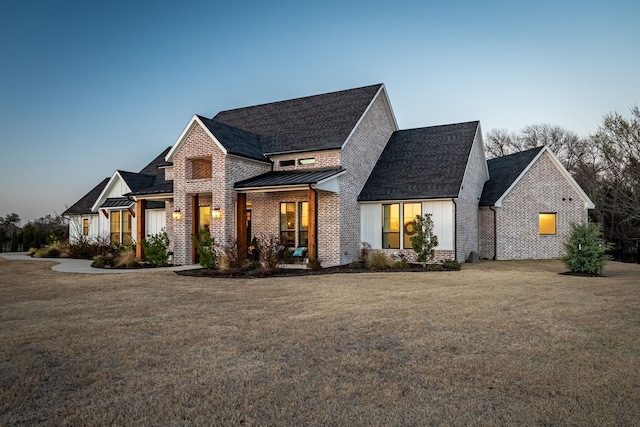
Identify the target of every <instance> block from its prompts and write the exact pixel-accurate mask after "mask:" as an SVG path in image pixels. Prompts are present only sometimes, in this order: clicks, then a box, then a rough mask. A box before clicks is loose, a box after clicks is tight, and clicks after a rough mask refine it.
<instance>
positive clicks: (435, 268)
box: [427, 264, 443, 271]
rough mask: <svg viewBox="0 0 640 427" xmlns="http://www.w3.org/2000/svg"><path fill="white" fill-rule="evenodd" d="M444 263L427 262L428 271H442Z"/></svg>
mask: <svg viewBox="0 0 640 427" xmlns="http://www.w3.org/2000/svg"><path fill="white" fill-rule="evenodd" d="M442 270H443V267H442V264H427V271H442Z"/></svg>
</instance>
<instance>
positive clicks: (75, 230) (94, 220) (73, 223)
mask: <svg viewBox="0 0 640 427" xmlns="http://www.w3.org/2000/svg"><path fill="white" fill-rule="evenodd" d="M85 219H88V220H89V235H87V236H86V238H87V239H90V240H94V239H96V238H97V237H98V236H99V235H100V230H99V221H100V220H99V218H98V215H90V214H86V215H71V216H70V217H69V240H70V241H72V242H75V241H77V240H78V239H79V238H80V237H81V236H82V231H83V228H82V226H83V221H84V220H85Z"/></svg>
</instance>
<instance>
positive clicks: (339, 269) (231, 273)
mask: <svg viewBox="0 0 640 427" xmlns="http://www.w3.org/2000/svg"><path fill="white" fill-rule="evenodd" d="M408 271H413V272H424V273H427V272H432V271H430V270H429V269H428V268H423V267H422V265H412V264H409V266H408V267H406V268H387V269H385V270H375V271H373V270H369V269H368V268H351V267H348V266H346V265H338V266H335V267H323V268H321V269H320V270H315V271H314V270H309V269H298V268H280V269H277V270H273V271H270V270H265V269H258V270H247V271H243V270H209V269H206V268H198V269H195V270H184V271H176V272H175V273H176V274H178V275H180V276H191V277H224V278H232V277H237V278H243V277H244V278H248V277H258V278H259V277H296V276H317V275H321V274H336V273H396V272H397V273H401V272H408ZM441 271H453V270H441Z"/></svg>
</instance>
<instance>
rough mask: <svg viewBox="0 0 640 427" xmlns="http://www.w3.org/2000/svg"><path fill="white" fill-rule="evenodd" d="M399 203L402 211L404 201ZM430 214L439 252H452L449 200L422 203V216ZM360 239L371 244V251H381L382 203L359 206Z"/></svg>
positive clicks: (451, 220)
mask: <svg viewBox="0 0 640 427" xmlns="http://www.w3.org/2000/svg"><path fill="white" fill-rule="evenodd" d="M386 203H400V208H401V209H402V204H403V203H411V202H405V201H389V202H385V204H386ZM426 213H430V214H431V215H432V216H431V219H432V220H433V232H434V234H435V235H436V236H438V248H437V249H439V250H453V234H454V228H453V223H454V221H453V203H452V202H451V201H450V200H439V201H423V202H422V214H423V215H424V214H426ZM402 216H403V214H402V211H401V213H400V217H402ZM360 219H361V223H360V239H361V241H363V242H367V243H369V244H371V248H372V249H382V203H363V204H361V205H360Z"/></svg>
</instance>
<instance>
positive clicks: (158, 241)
mask: <svg viewBox="0 0 640 427" xmlns="http://www.w3.org/2000/svg"><path fill="white" fill-rule="evenodd" d="M141 244H142V249H143V250H144V256H145V257H146V259H147V262H148V263H149V264H150V265H152V266H154V267H162V266H165V265H167V261H168V259H169V252H168V251H167V250H168V248H169V236H168V235H167V232H166V231H164V230H163V231H162V232H160V233H158V234H153V235H150V236H147V238H146V239H144V240H142V242H141Z"/></svg>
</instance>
